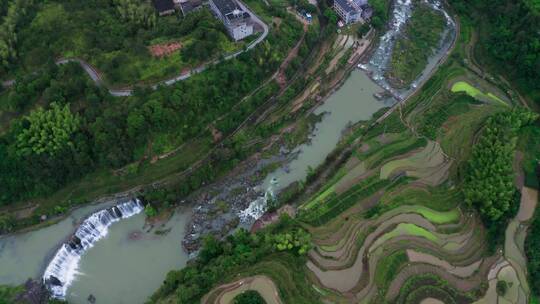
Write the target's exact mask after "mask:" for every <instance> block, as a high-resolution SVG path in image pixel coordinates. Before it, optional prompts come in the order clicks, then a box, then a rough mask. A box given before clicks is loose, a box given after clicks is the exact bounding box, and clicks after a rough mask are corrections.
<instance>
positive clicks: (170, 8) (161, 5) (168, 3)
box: [152, 0, 174, 16]
mask: <svg viewBox="0 0 540 304" xmlns="http://www.w3.org/2000/svg"><path fill="white" fill-rule="evenodd" d="M152 3H154V7H155V8H156V10H157V11H158V14H159V15H160V16H165V15H170V14H174V2H173V0H152Z"/></svg>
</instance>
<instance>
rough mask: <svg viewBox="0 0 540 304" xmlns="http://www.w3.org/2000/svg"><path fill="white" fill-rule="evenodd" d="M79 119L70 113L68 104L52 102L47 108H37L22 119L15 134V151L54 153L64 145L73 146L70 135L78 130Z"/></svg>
mask: <svg viewBox="0 0 540 304" xmlns="http://www.w3.org/2000/svg"><path fill="white" fill-rule="evenodd" d="M80 124H81V120H80V118H79V116H78V115H76V114H75V115H74V114H73V113H71V111H70V109H69V105H67V104H66V105H64V106H60V105H59V104H57V103H54V102H53V103H52V104H51V107H50V109H49V110H44V109H43V108H39V109H37V110H35V111H32V112H31V113H30V115H29V116H27V117H25V118H24V120H23V121H22V125H23V128H22V130H21V131H20V133H19V134H17V153H18V154H19V155H21V156H26V155H29V154H37V155H40V154H43V153H46V154H49V155H51V156H52V155H55V154H56V153H58V152H59V151H60V150H62V149H64V148H66V147H73V141H72V136H73V134H74V133H75V132H77V131H78V130H79V127H80Z"/></svg>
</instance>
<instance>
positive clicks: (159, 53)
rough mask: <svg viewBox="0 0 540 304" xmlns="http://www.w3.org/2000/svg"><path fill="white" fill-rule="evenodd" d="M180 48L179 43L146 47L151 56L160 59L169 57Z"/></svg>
mask: <svg viewBox="0 0 540 304" xmlns="http://www.w3.org/2000/svg"><path fill="white" fill-rule="evenodd" d="M181 48H182V44H181V43H180V42H171V43H162V44H155V45H151V46H149V47H148V50H149V51H150V53H151V54H152V56H154V57H158V58H161V57H165V56H169V55H171V54H172V53H174V52H176V51H177V50H179V49H181Z"/></svg>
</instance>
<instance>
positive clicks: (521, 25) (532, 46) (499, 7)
mask: <svg viewBox="0 0 540 304" xmlns="http://www.w3.org/2000/svg"><path fill="white" fill-rule="evenodd" d="M534 3H536V1H531V0H517V1H514V0H451V1H450V4H451V6H452V7H453V8H455V10H456V11H457V12H458V13H459V14H461V15H465V16H468V17H470V18H471V19H472V20H473V21H474V22H475V25H476V27H477V28H478V29H479V30H480V31H479V42H480V45H479V48H478V50H477V52H476V59H477V60H479V61H481V62H482V63H485V64H486V65H487V66H489V67H490V69H492V71H493V72H495V73H500V74H502V75H506V76H508V77H509V78H510V80H511V81H513V82H514V83H515V84H516V85H517V86H518V89H519V90H520V91H521V92H522V93H523V94H525V95H526V96H529V97H531V98H532V99H533V101H534V102H535V103H536V104H537V105H540V36H539V35H538V31H539V30H540V12H539V10H538V9H537V7H538V5H535V4H534ZM493 12H496V13H493ZM508 67H512V68H508Z"/></svg>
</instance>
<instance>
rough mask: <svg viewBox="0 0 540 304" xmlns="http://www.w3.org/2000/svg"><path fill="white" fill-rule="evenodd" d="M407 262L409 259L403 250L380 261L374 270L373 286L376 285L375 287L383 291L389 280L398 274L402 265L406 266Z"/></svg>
mask: <svg viewBox="0 0 540 304" xmlns="http://www.w3.org/2000/svg"><path fill="white" fill-rule="evenodd" d="M408 261H409V258H408V257H407V253H406V252H405V251H404V250H399V251H396V252H393V253H392V254H390V255H388V256H385V257H383V258H382V259H380V260H379V261H378V262H377V267H376V268H375V284H377V287H379V288H380V289H381V290H385V289H386V288H387V287H388V285H389V284H390V282H391V280H392V279H393V278H394V277H395V276H396V275H397V274H398V272H399V270H400V269H401V267H402V266H403V264H406V263H407V262H408Z"/></svg>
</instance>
